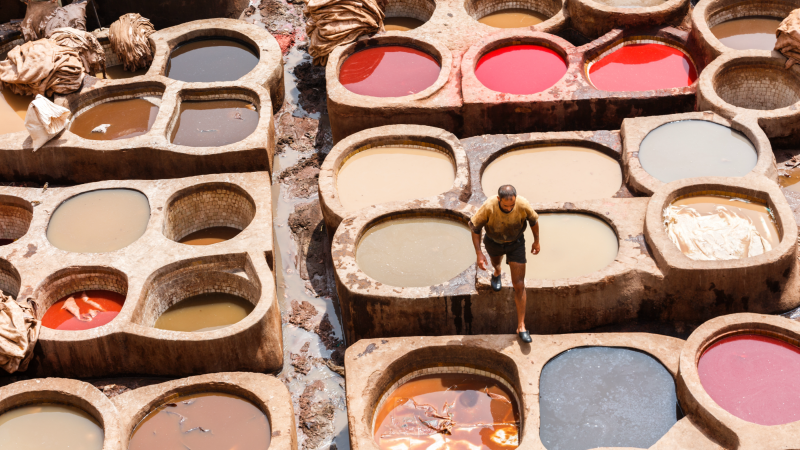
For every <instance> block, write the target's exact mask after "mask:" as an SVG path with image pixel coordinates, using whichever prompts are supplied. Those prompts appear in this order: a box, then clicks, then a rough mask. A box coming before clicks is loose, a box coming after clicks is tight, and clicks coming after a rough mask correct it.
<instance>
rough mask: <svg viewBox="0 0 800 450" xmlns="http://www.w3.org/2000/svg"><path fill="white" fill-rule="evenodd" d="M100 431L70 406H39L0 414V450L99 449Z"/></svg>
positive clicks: (94, 423)
mask: <svg viewBox="0 0 800 450" xmlns="http://www.w3.org/2000/svg"><path fill="white" fill-rule="evenodd" d="M104 437H105V434H104V432H103V428H101V427H100V425H98V424H97V422H96V421H95V420H94V419H93V418H92V416H90V415H89V414H87V413H85V412H83V411H81V410H79V409H78V408H74V407H72V406H65V405H55V404H48V403H41V404H38V405H30V406H23V407H21V408H16V409H12V410H10V411H8V412H5V413H3V415H0V450H101V449H102V448H103V439H104Z"/></svg>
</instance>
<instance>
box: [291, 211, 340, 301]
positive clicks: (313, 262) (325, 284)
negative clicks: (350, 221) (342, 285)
mask: <svg viewBox="0 0 800 450" xmlns="http://www.w3.org/2000/svg"><path fill="white" fill-rule="evenodd" d="M289 228H290V229H291V230H292V233H293V234H294V237H295V241H296V242H297V250H298V256H297V258H298V260H297V270H298V273H299V274H300V277H301V278H302V279H304V280H306V281H307V282H308V286H307V287H308V288H309V289H310V290H311V291H313V292H314V293H315V294H316V295H319V296H325V297H330V296H331V295H332V294H333V290H334V287H333V286H332V285H331V283H330V279H329V277H328V276H327V269H326V267H327V265H326V258H328V259H329V258H330V244H328V239H327V233H326V231H325V222H324V221H323V218H322V209H321V208H320V205H319V201H318V200H315V201H313V202H308V203H303V204H301V205H299V206H297V207H296V208H295V211H294V212H293V213H292V214H291V215H290V216H289Z"/></svg>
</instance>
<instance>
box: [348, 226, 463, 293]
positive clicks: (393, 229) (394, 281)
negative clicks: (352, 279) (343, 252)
mask: <svg viewBox="0 0 800 450" xmlns="http://www.w3.org/2000/svg"><path fill="white" fill-rule="evenodd" d="M471 233H472V232H471V231H470V230H469V228H467V226H466V225H464V224H462V223H460V222H455V221H453V220H447V219H438V218H434V217H415V218H402V219H395V220H390V221H388V222H384V223H381V224H378V225H375V226H374V227H372V228H370V229H369V230H367V232H366V233H365V234H364V237H362V238H361V241H360V242H359V243H358V249H357V250H356V259H357V262H358V266H359V267H360V268H361V270H363V271H364V273H366V274H367V275H369V276H370V277H372V278H374V279H375V280H377V281H379V282H381V283H383V284H387V285H389V286H400V287H416V286H432V285H436V284H441V283H444V282H445V281H448V280H450V279H451V278H453V277H455V276H456V275H458V274H460V273H461V272H463V271H464V270H466V269H467V268H468V267H469V266H470V264H473V263H475V249H474V248H473V247H472V237H471Z"/></svg>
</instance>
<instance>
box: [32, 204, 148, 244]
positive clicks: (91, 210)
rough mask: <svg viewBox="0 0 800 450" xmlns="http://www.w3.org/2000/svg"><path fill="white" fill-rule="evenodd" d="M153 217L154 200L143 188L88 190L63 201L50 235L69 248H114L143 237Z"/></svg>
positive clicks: (51, 226)
mask: <svg viewBox="0 0 800 450" xmlns="http://www.w3.org/2000/svg"><path fill="white" fill-rule="evenodd" d="M149 220H150V204H149V203H148V201H147V197H146V196H145V195H144V194H142V193H141V192H139V191H134V190H132V189H104V190H99V191H92V192H86V193H84V194H80V195H77V196H75V197H72V198H70V199H69V200H67V201H65V202H64V203H62V204H61V205H59V207H58V208H57V209H56V210H55V212H54V213H53V216H52V217H51V218H50V223H49V224H48V226H47V239H48V240H49V241H50V243H51V244H53V245H54V246H56V247H58V248H60V249H61V250H66V251H68V252H79V253H103V252H113V251H116V250H119V249H121V248H124V247H127V246H128V245H130V244H132V243H133V242H135V241H136V240H137V239H139V238H140V237H141V236H142V235H143V234H144V232H145V230H146V229H147V222H148V221H149Z"/></svg>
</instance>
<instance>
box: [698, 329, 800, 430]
mask: <svg viewBox="0 0 800 450" xmlns="http://www.w3.org/2000/svg"><path fill="white" fill-rule="evenodd" d="M697 372H698V374H699V375H700V382H701V383H702V384H703V389H705V390H706V392H707V393H708V395H710V396H711V398H712V399H713V400H714V401H715V402H716V403H717V404H718V405H719V406H721V407H722V408H723V409H725V410H726V411H728V412H729V413H731V414H733V415H734V416H736V417H738V418H740V419H742V420H746V421H748V422H752V423H757V424H759V425H783V424H785V423H791V422H796V421H798V420H800V393H798V391H797V389H796V388H795V386H796V384H797V380H798V379H800V348H797V347H795V346H793V345H790V344H788V343H786V342H783V341H780V340H778V339H774V338H771V337H767V336H759V335H752V334H745V335H738V336H731V337H728V338H725V339H722V340H719V341H717V342H716V343H714V345H712V346H711V347H709V348H708V350H706V351H705V352H704V353H703V356H701V357H700V362H699V363H698V364H697Z"/></svg>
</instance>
